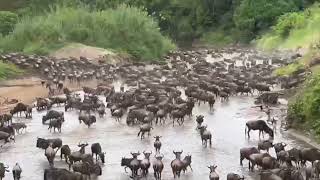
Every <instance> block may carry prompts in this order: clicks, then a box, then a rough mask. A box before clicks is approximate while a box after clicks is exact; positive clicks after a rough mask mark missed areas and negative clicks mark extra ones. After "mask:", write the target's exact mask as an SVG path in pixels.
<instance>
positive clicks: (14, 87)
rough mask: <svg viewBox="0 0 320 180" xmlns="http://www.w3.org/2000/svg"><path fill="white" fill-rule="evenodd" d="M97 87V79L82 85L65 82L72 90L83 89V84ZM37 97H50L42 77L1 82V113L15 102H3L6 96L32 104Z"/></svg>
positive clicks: (9, 98)
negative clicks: (42, 84) (42, 82)
mask: <svg viewBox="0 0 320 180" xmlns="http://www.w3.org/2000/svg"><path fill="white" fill-rule="evenodd" d="M84 85H85V86H90V87H96V85H97V81H96V80H92V81H87V82H83V83H82V84H81V85H80V86H78V85H77V84H75V83H72V84H70V83H68V82H65V84H64V86H65V87H68V88H69V89H70V90H72V91H76V90H80V89H82V86H84ZM36 97H48V89H46V88H45V87H42V86H41V79H40V78H37V77H28V78H23V79H14V80H7V81H1V82H0V114H1V113H4V112H7V111H8V110H10V109H11V108H12V106H14V104H10V105H8V104H3V102H4V101H5V99H6V98H8V100H9V101H10V100H11V99H18V100H19V102H23V103H26V104H32V103H33V102H34V101H35V99H36Z"/></svg>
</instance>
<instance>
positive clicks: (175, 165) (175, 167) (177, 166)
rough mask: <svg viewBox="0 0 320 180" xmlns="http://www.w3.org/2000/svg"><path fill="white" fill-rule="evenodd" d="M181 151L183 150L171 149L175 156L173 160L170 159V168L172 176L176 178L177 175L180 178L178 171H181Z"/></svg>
mask: <svg viewBox="0 0 320 180" xmlns="http://www.w3.org/2000/svg"><path fill="white" fill-rule="evenodd" d="M182 152H183V151H180V152H179V151H178V152H175V151H173V154H174V155H175V156H176V158H175V159H174V160H173V161H171V168H172V173H173V177H174V178H176V177H177V176H178V177H179V178H180V173H181V170H182V169H183V163H182V161H181V154H182Z"/></svg>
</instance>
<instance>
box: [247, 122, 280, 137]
mask: <svg viewBox="0 0 320 180" xmlns="http://www.w3.org/2000/svg"><path fill="white" fill-rule="evenodd" d="M251 130H259V137H260V136H261V133H262V134H263V133H264V132H266V133H268V134H269V136H270V137H271V138H273V136H274V134H273V130H272V129H271V128H270V127H269V126H268V125H267V123H266V122H265V121H263V120H253V121H248V122H247V123H246V128H245V134H246V135H247V136H248V137H249V138H250V131H251Z"/></svg>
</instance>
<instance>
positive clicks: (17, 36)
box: [0, 6, 174, 60]
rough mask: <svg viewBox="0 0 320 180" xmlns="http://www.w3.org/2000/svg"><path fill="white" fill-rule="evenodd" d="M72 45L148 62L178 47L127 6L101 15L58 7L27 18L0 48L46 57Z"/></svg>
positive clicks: (1, 43) (139, 12)
mask: <svg viewBox="0 0 320 180" xmlns="http://www.w3.org/2000/svg"><path fill="white" fill-rule="evenodd" d="M68 42H79V43H84V44H87V45H92V46H98V47H103V48H112V49H115V50H119V51H124V52H127V53H129V54H131V55H133V56H134V57H137V58H141V59H144V60H154V59H158V58H159V57H161V56H162V55H163V54H165V53H167V52H168V51H169V50H172V49H173V48H174V45H173V44H172V43H171V41H170V40H169V39H167V38H166V37H164V36H162V34H161V33H160V30H159V27H158V25H157V23H156V22H155V21H153V20H152V18H150V17H149V16H148V15H147V13H146V12H144V11H141V10H140V9H138V8H134V7H132V8H130V7H126V6H120V7H118V8H117V9H108V10H105V11H99V12H90V11H88V10H87V9H86V8H71V7H56V8H55V9H54V10H52V11H50V12H48V13H45V14H43V15H39V16H32V17H25V18H23V19H22V20H21V22H19V23H18V24H17V25H16V27H15V29H14V31H13V32H12V33H11V34H10V35H8V36H6V37H4V38H3V39H2V40H1V41H0V48H1V49H3V50H5V51H23V52H32V53H35V52H36V53H39V54H46V53H48V52H49V51H50V50H51V49H52V48H56V47H59V45H63V44H65V43H68Z"/></svg>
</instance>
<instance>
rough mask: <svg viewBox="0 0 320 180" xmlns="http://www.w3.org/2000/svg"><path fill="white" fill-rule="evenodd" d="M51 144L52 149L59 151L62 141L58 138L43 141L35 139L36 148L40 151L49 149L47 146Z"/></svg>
mask: <svg viewBox="0 0 320 180" xmlns="http://www.w3.org/2000/svg"><path fill="white" fill-rule="evenodd" d="M50 143H51V144H52V148H53V149H56V148H58V149H60V148H61V146H62V140H61V139H60V138H55V139H44V138H37V144H36V147H37V148H41V149H47V148H48V147H49V144H50Z"/></svg>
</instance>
